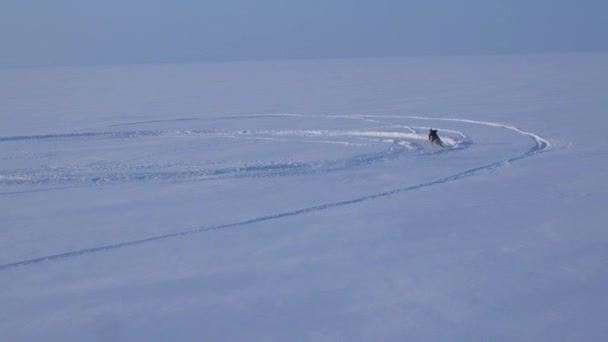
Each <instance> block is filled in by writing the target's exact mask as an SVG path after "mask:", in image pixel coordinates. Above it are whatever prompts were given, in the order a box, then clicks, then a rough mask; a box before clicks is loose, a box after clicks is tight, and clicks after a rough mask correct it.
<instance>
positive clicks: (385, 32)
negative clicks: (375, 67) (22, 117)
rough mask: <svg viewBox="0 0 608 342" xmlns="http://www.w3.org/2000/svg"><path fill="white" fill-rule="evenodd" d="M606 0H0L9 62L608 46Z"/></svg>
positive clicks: (2, 47)
mask: <svg viewBox="0 0 608 342" xmlns="http://www.w3.org/2000/svg"><path fill="white" fill-rule="evenodd" d="M607 36H608V1H607V0H591V1H586V0H576V1H575V0H570V1H563V0H217V1H216V0H164V1H161V0H96V1H93V0H1V1H0V67H11V66H32V65H36V66H38V65H89V64H111V63H156V62H197V61H218V60H219V61H223V60H260V59H301V58H336V57H376V56H377V57H385V56H409V55H470V54H488V53H536V52H577V51H608V38H607Z"/></svg>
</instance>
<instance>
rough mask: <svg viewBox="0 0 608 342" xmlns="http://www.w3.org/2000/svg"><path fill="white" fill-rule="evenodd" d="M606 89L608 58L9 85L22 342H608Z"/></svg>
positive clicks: (58, 74) (4, 215) (102, 77)
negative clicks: (434, 137)
mask: <svg viewBox="0 0 608 342" xmlns="http://www.w3.org/2000/svg"><path fill="white" fill-rule="evenodd" d="M607 89H608V55H606V54H563V55H536V56H535V55H530V56H486V57H420V58H397V59H361V60H357V59H352V60H325V61H289V62H251V63H245V62H241V63H215V64H213V63H211V64H181V65H170V64H166V65H142V66H104V67H85V68H39V69H7V70H0V118H1V122H2V125H0V207H1V208H2V209H1V210H0V304H1V305H0V335H1V336H2V340H4V341H37V340H49V341H454V340H456V341H600V340H604V339H605V338H606V336H608V325H606V324H605V317H606V315H608V296H607V295H606V289H607V288H608V267H607V265H608V232H607V227H608V225H607V223H608V214H607V212H606V204H607V203H608V185H607V182H606V175H607V174H608V149H607V146H608V144H607V143H608V141H607V140H608V139H607V138H606V135H605V130H606V125H607V123H608V116H607V115H608V110H607V109H608V96H607V95H606V90H607ZM431 127H432V128H436V129H438V130H439V135H440V137H441V138H442V139H443V141H444V143H445V147H444V148H440V147H438V146H434V145H432V144H431V143H430V142H428V140H427V132H428V129H429V128H431Z"/></svg>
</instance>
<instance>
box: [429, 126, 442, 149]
mask: <svg viewBox="0 0 608 342" xmlns="http://www.w3.org/2000/svg"><path fill="white" fill-rule="evenodd" d="M429 141H430V142H432V143H435V144H437V145H439V146H441V147H443V142H442V141H441V139H439V136H438V135H437V130H436V129H432V128H431V129H430V130H429Z"/></svg>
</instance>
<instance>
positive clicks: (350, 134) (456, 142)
mask: <svg viewBox="0 0 608 342" xmlns="http://www.w3.org/2000/svg"><path fill="white" fill-rule="evenodd" d="M251 117H252V116H247V117H240V118H251ZM255 117H258V118H262V117H267V118H273V117H274V118H288V117H298V118H305V119H310V118H337V119H348V120H362V121H368V122H375V123H381V124H388V123H386V122H384V121H383V120H389V119H406V120H413V121H432V122H448V123H449V122H458V123H464V124H470V125H481V126H486V127H493V128H500V129H505V130H509V131H512V132H515V133H517V134H519V135H521V136H524V137H527V138H529V139H530V140H531V142H532V146H530V148H529V149H527V150H526V151H524V152H522V153H520V154H517V155H514V156H511V157H509V158H506V159H502V160H498V161H495V162H492V163H489V164H485V165H479V166H476V167H473V168H469V169H466V170H463V171H461V172H458V173H455V174H452V175H449V176H446V177H442V178H439V179H435V180H431V181H427V182H423V183H419V184H414V185H409V186H404V187H399V188H395V189H392V190H388V191H382V192H378V193H371V194H367V195H364V196H360V197H355V198H350V199H345V200H342V201H337V202H330V203H322V204H319V205H315V206H310V207H305V208H300V209H296V210H291V211H285V212H279V213H274V214H269V215H264V216H259V217H253V218H250V219H248V220H244V221H239V222H233V223H227V224H222V225H215V226H207V227H201V228H198V229H193V230H187V231H181V232H175V233H170V234H164V235H158V236H152V237H147V238H142V239H138V240H131V241H124V242H118V243H114V244H109V245H105V246H100V247H92V248H85V249H81V250H76V251H70V252H65V253H60V254H55V255H48V256H43V257H39V258H34V259H29V260H22V261H18V262H13V263H9V264H4V265H0V270H5V269H8V268H12V267H18V266H25V265H31V264H37V263H41V262H45V261H53V260H59V259H63V258H69V257H75V256H79V255H83V254H88V253H94V252H101V251H108V250H112V249H117V248H122V247H128V246H134V245H139V244H144V243H147V242H152V241H158V240H164V239H170V238H174V237H179V236H186V235H192V234H197V233H203V232H208V231H212V230H220V229H227V228H236V227H243V226H247V225H250V224H253V223H258V222H264V221H270V220H275V219H279V218H284V217H290V216H297V215H302V214H307V213H311V212H317V211H322V210H327V209H331V208H336V207H341V206H347V205H351V204H355V203H362V202H366V201H371V200H374V199H378V198H382V197H388V196H393V195H396V194H400V193H404V192H408V191H413V190H417V189H421V188H426V187H431V186H437V185H441V184H445V183H448V182H454V181H458V180H461V179H464V178H468V177H473V176H475V175H478V174H480V173H485V172H489V171H491V170H494V169H497V168H500V167H502V166H504V165H507V164H509V163H512V162H515V161H518V160H522V159H525V158H529V157H532V156H534V155H537V154H539V153H542V152H545V151H548V150H549V149H550V148H551V145H550V143H549V142H548V141H547V140H545V139H544V138H542V137H541V136H539V135H538V134H535V133H531V132H527V131H524V130H521V129H519V128H517V127H514V126H510V125H504V124H500V123H494V122H485V121H476V120H468V119H458V118H428V117H420V116H382V115H376V116H372V115H365V116H363V115H361V116H308V115H298V114H273V115H257V116H255ZM232 118H239V117H232ZM188 120H192V119H181V121H188ZM135 124H137V123H133V124H127V125H135ZM390 125H391V127H392V128H393V130H391V131H356V130H343V131H342V130H340V131H337V130H281V131H276V130H275V131H270V130H262V131H255V130H247V131H239V130H233V131H230V130H207V131H186V130H173V131H153V130H148V131H126V132H81V133H68V134H47V135H35V136H15V137H0V142H10V141H23V140H43V141H44V140H50V139H82V138H93V139H96V138H107V137H117V138H138V137H153V136H176V135H189V136H192V135H201V136H215V137H230V138H244V139H271V140H273V139H292V141H294V140H293V139H296V140H295V141H302V142H316V143H341V144H347V145H350V144H353V142H352V139H353V138H354V139H360V140H363V141H364V139H374V140H375V141H381V142H384V143H386V144H388V147H387V148H386V149H384V150H381V151H376V152H374V153H367V154H362V155H355V156H352V157H350V158H347V159H344V160H338V161H335V160H334V161H323V162H320V164H318V163H317V164H315V163H311V162H305V163H304V162H300V163H298V162H293V163H283V162H267V163H265V164H264V163H262V164H258V165H246V166H244V167H235V168H214V169H211V168H210V169H202V170H201V169H198V170H189V171H165V172H158V171H155V172H146V169H147V168H150V169H155V170H156V169H158V168H162V167H166V168H170V167H173V166H176V165H175V164H160V165H158V164H155V165H149V164H148V165H146V164H139V165H138V164H128V165H120V167H122V168H125V169H126V171H125V172H115V171H116V170H111V171H112V172H107V170H105V171H104V172H101V173H96V172H95V170H96V169H95V168H96V166H94V165H93V166H91V167H89V168H88V169H86V170H85V171H86V172H84V173H82V172H80V173H79V174H77V175H73V174H71V173H70V170H69V169H67V168H63V169H62V168H59V169H57V170H54V173H53V170H51V171H50V172H46V173H45V172H42V173H41V174H42V176H36V173H40V172H39V171H40V170H9V171H4V172H2V173H0V186H1V185H20V184H34V185H49V184H50V185H55V186H56V185H58V184H62V185H66V184H68V185H69V184H74V183H79V184H96V185H100V184H106V183H121V182H127V181H161V182H165V181H169V182H175V181H200V180H209V179H214V177H222V178H226V177H268V176H273V177H276V176H296V175H301V174H310V173H318V172H331V171H334V170H338V169H344V168H354V167H362V166H365V165H371V164H376V163H382V162H386V161H388V160H391V159H394V158H398V157H399V156H400V155H402V154H403V153H407V152H408V151H410V152H412V151H413V152H414V153H432V154H436V153H447V152H453V151H458V150H460V149H465V148H467V147H468V146H469V145H470V141H468V139H467V137H466V136H465V135H464V134H463V133H461V132H459V131H455V130H449V129H442V131H443V132H448V133H451V137H447V139H446V140H447V141H448V145H449V147H448V148H446V149H443V150H437V151H431V152H421V148H420V146H422V145H421V144H422V143H426V144H427V145H428V143H427V142H425V141H424V140H425V139H426V137H425V135H424V133H420V130H421V129H422V128H418V127H412V126H400V125H395V124H390ZM394 129H397V130H396V131H395V130H394ZM404 131H405V132H404ZM310 138H315V139H317V140H314V139H313V140H310ZM318 138H321V139H322V140H318ZM328 138H331V139H334V140H326V139H328ZM336 138H337V139H338V140H335V139H336ZM340 138H348V139H349V141H342V140H339V139H340ZM298 139H302V140H298ZM178 166H179V165H178ZM97 167H102V166H99V165H98V166H97ZM112 167H113V168H114V169H115V168H116V165H114V166H112ZM133 170H137V171H141V170H144V172H133ZM80 171H82V170H80ZM28 172H31V174H28ZM49 174H50V176H49ZM100 174H103V175H104V176H103V177H106V178H103V179H102V178H100ZM45 177H46V178H45ZM24 192H25V191H24Z"/></svg>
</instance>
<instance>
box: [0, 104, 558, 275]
mask: <svg viewBox="0 0 608 342" xmlns="http://www.w3.org/2000/svg"><path fill="white" fill-rule="evenodd" d="M266 116H268V115H266ZM280 116H305V115H298V114H273V117H280ZM307 117H320V116H307ZM325 117H327V116H325ZM332 117H339V118H349V119H355V118H358V119H362V120H367V119H368V118H385V119H386V118H392V119H395V118H406V119H414V120H432V121H452V122H462V123H469V124H477V125H484V126H490V127H496V128H502V129H507V130H511V131H514V132H516V133H518V134H521V135H524V136H527V137H529V138H531V139H532V140H533V141H534V146H532V147H531V148H530V149H529V150H527V151H526V152H524V153H522V154H519V155H516V156H514V157H511V158H507V159H504V160H500V161H497V162H494V163H490V164H485V165H482V166H477V167H474V168H470V169H467V170H465V171H462V172H459V173H456V174H453V175H450V176H447V177H442V178H439V179H436V180H432V181H428V182H423V183H419V184H415V185H410V186H405V187H400V188H396V189H393V190H389V191H384V192H379V193H374V194H369V195H366V196H360V197H356V198H352V199H347V200H343V201H337V202H330V203H325V204H320V205H315V206H310V207H305V208H300V209H295V210H291V211H285V212H281V213H275V214H270V215H264V216H259V217H255V218H251V219H248V220H244V221H239V222H234V223H227V224H222V225H216V226H209V227H202V228H198V229H193V230H187V231H182V232H176V233H171V234H164V235H158V236H153V237H148V238H144V239H138V240H131V241H125V242H118V243H115V244H109V245H105V246H100V247H93V248H85V249H80V250H76V251H70V252H65V253H60V254H55V255H49V256H44V257H39V258H34V259H29V260H22V261H17V262H13V263H8V264H3V265H0V270H6V269H9V268H14V267H19V266H26V265H32V264H38V263H43V262H46V261H54V260H60V259H64V258H70V257H76V256H80V255H84V254H88V253H95V252H102V251H108V250H114V249H118V248H123V247H129V246H135V245H140V244H144V243H148V242H153V241H159V240H165V239H170V238H174V237H179V236H186V235H192V234H198V233H204V232H210V231H214V230H221V229H228V228H237V227H243V226H247V225H251V224H254V223H259V222H264V221H270V220H276V219H281V218H285V217H291V216H297V215H302V214H308V213H313V212H319V211H323V210H327V209H331V208H336V207H342V206H347V205H353V204H358V203H363V202H366V201H370V200H374V199H378V198H383V197H388V196H393V195H396V194H400V193H404V192H409V191H414V190H418V189H423V188H427V187H431V186H435V185H440V184H445V183H449V182H454V181H457V180H461V179H465V178H469V177H473V176H475V175H478V174H481V173H487V172H490V171H492V170H494V169H497V168H500V167H502V166H504V165H507V164H509V163H512V162H515V161H518V160H522V159H524V158H528V157H531V156H533V155H536V154H539V153H542V152H546V151H548V150H549V149H550V148H551V144H550V143H549V141H547V140H546V139H544V138H542V137H541V136H540V135H538V134H535V133H531V132H527V131H524V130H521V129H519V128H517V127H515V126H510V125H505V124H500V123H493V122H486V121H476V120H468V119H457V118H428V117H420V116H380V115H376V116H373V115H371V116H370V115H364V116H332ZM408 127H409V126H408ZM412 130H413V129H412ZM133 132H136V131H133ZM301 132H306V131H301ZM311 132H318V131H311ZM292 133H293V132H292ZM103 134H104V135H105V134H107V133H103ZM311 134H316V133H311ZM403 134H405V135H408V136H409V135H416V134H415V133H403ZM459 134H460V135H461V136H462V137H464V135H463V134H461V133H459ZM80 136H85V137H86V136H94V133H93V134H87V133H79V134H76V135H74V134H67V135H66V134H64V135H41V136H29V137H7V138H0V141H13V140H21V139H47V138H61V137H68V138H69V137H80ZM395 145H397V144H395ZM391 148H394V147H391ZM386 153H388V154H389V155H390V153H391V150H390V149H389V151H386ZM383 157H386V156H384V155H382V154H381V155H380V157H379V158H383ZM371 158H372V159H371V161H373V160H374V157H373V156H372V157H371Z"/></svg>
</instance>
